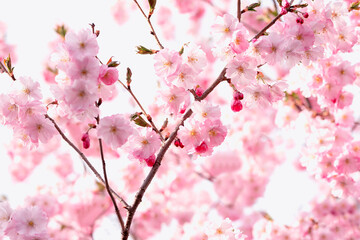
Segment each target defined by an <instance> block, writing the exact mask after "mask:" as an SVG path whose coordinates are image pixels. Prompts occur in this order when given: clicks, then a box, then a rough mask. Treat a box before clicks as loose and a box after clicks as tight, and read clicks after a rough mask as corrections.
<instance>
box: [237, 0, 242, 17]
mask: <svg viewBox="0 0 360 240" xmlns="http://www.w3.org/2000/svg"><path fill="white" fill-rule="evenodd" d="M237 18H238V20H239V22H241V0H238V1H237Z"/></svg>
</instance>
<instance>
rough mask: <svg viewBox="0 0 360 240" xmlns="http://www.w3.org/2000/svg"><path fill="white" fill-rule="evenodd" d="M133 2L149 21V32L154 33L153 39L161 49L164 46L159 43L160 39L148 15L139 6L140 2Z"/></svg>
mask: <svg viewBox="0 0 360 240" xmlns="http://www.w3.org/2000/svg"><path fill="white" fill-rule="evenodd" d="M134 2H135V3H136V5H137V6H138V8H139V9H140V11H141V13H142V14H143V15H144V17H145V18H146V20H147V22H148V23H149V26H150V28H151V32H150V33H151V35H154V37H155V39H156V42H157V43H158V45H159V47H160V48H161V49H163V48H164V47H163V45H162V44H161V43H160V40H159V38H158V36H157V35H156V32H155V29H154V27H153V25H152V23H151V21H150V15H149V16H147V15H146V14H145V12H144V10H143V9H142V8H141V6H140V4H139V3H138V1H137V0H134Z"/></svg>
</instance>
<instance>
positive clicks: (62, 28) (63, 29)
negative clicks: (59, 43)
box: [55, 25, 67, 38]
mask: <svg viewBox="0 0 360 240" xmlns="http://www.w3.org/2000/svg"><path fill="white" fill-rule="evenodd" d="M55 32H56V33H57V34H59V35H60V36H61V37H62V38H65V35H66V33H67V29H66V27H65V25H60V26H57V27H56V28H55Z"/></svg>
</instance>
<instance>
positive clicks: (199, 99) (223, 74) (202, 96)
mask: <svg viewBox="0 0 360 240" xmlns="http://www.w3.org/2000/svg"><path fill="white" fill-rule="evenodd" d="M225 73H226V68H224V69H223V70H222V71H221V73H220V75H219V76H218V77H217V79H216V80H215V81H214V82H213V83H212V84H211V86H210V87H209V88H208V89H206V90H205V91H204V93H203V94H202V95H201V96H198V95H197V94H196V93H195V91H194V90H193V89H191V90H190V92H191V93H192V94H193V95H194V98H195V100H196V101H199V102H200V101H201V100H203V99H205V98H206V97H207V96H208V95H209V94H210V93H211V92H212V91H213V90H214V89H215V88H216V86H217V85H219V83H221V82H222V81H225V80H227V78H226V77H225Z"/></svg>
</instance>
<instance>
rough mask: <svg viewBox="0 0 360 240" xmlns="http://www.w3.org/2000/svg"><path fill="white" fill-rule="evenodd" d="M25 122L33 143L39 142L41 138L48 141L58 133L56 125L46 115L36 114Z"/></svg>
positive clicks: (25, 127)
mask: <svg viewBox="0 0 360 240" xmlns="http://www.w3.org/2000/svg"><path fill="white" fill-rule="evenodd" d="M23 124H24V129H25V132H26V133H27V135H29V137H30V139H31V141H32V142H33V143H37V142H38V141H39V140H40V142H42V143H47V142H48V141H49V140H50V139H51V138H52V137H53V136H54V135H55V134H56V133H57V131H56V129H55V127H54V125H53V124H52V123H51V122H50V120H48V119H45V117H44V115H34V116H33V117H31V118H28V119H27V120H26V121H25V122H24V123H23Z"/></svg>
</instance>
